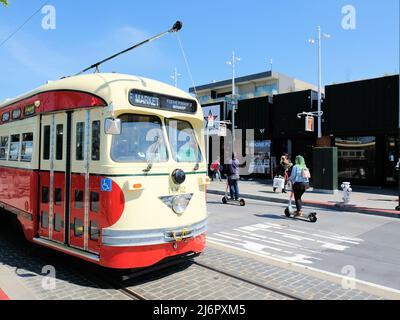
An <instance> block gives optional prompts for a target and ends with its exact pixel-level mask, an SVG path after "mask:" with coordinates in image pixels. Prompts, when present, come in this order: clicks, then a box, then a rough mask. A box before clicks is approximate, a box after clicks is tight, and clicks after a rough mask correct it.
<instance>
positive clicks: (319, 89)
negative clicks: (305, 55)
mask: <svg viewBox="0 0 400 320" xmlns="http://www.w3.org/2000/svg"><path fill="white" fill-rule="evenodd" d="M317 33H318V138H321V137H322V127H321V123H322V121H321V98H322V94H321V87H322V80H321V74H322V72H321V69H322V68H321V39H322V36H323V37H324V38H326V39H329V38H330V37H331V36H330V34H327V33H324V34H322V36H321V27H320V26H318V27H317ZM308 42H309V43H310V44H314V43H315V39H313V38H311V39H309V40H308Z"/></svg>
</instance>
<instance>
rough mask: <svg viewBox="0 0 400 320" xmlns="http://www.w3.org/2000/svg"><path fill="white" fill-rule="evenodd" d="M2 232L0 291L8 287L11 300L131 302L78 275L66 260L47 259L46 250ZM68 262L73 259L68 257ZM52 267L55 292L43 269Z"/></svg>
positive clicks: (118, 293)
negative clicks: (54, 272)
mask: <svg viewBox="0 0 400 320" xmlns="http://www.w3.org/2000/svg"><path fill="white" fill-rule="evenodd" d="M2 231H3V230H0V289H3V290H4V291H6V289H5V288H4V286H5V285H7V284H8V287H11V290H12V292H11V293H9V292H7V291H6V294H7V295H8V296H9V297H10V299H38V300H121V299H129V298H128V297H127V296H126V295H124V294H123V293H121V292H119V291H118V290H115V289H112V288H107V287H105V286H103V284H100V283H95V282H94V281H91V280H89V279H87V278H86V277H84V276H82V275H80V274H77V272H76V270H73V269H72V268H70V267H69V266H68V263H65V259H64V258H63V259H59V260H58V256H59V254H58V253H57V255H56V256H55V257H51V255H50V256H47V255H46V253H47V252H48V250H47V249H45V248H38V247H37V246H35V245H32V244H30V243H26V242H21V240H17V239H15V237H13V236H10V234H4V233H2ZM66 259H67V260H66V261H68V259H73V258H70V257H66ZM48 265H51V266H53V267H54V268H55V271H56V281H55V288H54V289H53V288H52V287H51V285H52V283H51V279H49V278H47V277H46V276H47V274H48V271H46V269H43V267H45V266H48Z"/></svg>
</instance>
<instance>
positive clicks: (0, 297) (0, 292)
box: [0, 289, 10, 300]
mask: <svg viewBox="0 0 400 320" xmlns="http://www.w3.org/2000/svg"><path fill="white" fill-rule="evenodd" d="M0 300H10V298H9V297H8V296H7V295H6V294H5V293H4V291H3V290H1V289H0Z"/></svg>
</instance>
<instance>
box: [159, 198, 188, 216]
mask: <svg viewBox="0 0 400 320" xmlns="http://www.w3.org/2000/svg"><path fill="white" fill-rule="evenodd" d="M192 197H193V194H182V195H178V196H167V197H160V200H161V201H162V202H164V204H166V205H167V206H168V207H170V208H171V209H172V210H173V211H174V212H175V213H176V214H182V213H184V212H185V211H186V208H187V206H188V205H189V202H190V200H191V199H192Z"/></svg>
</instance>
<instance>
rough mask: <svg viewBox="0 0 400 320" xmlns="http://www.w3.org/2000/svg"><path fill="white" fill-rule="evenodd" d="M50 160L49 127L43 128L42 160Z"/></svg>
mask: <svg viewBox="0 0 400 320" xmlns="http://www.w3.org/2000/svg"><path fill="white" fill-rule="evenodd" d="M49 159H50V126H44V127H43V160H49Z"/></svg>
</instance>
